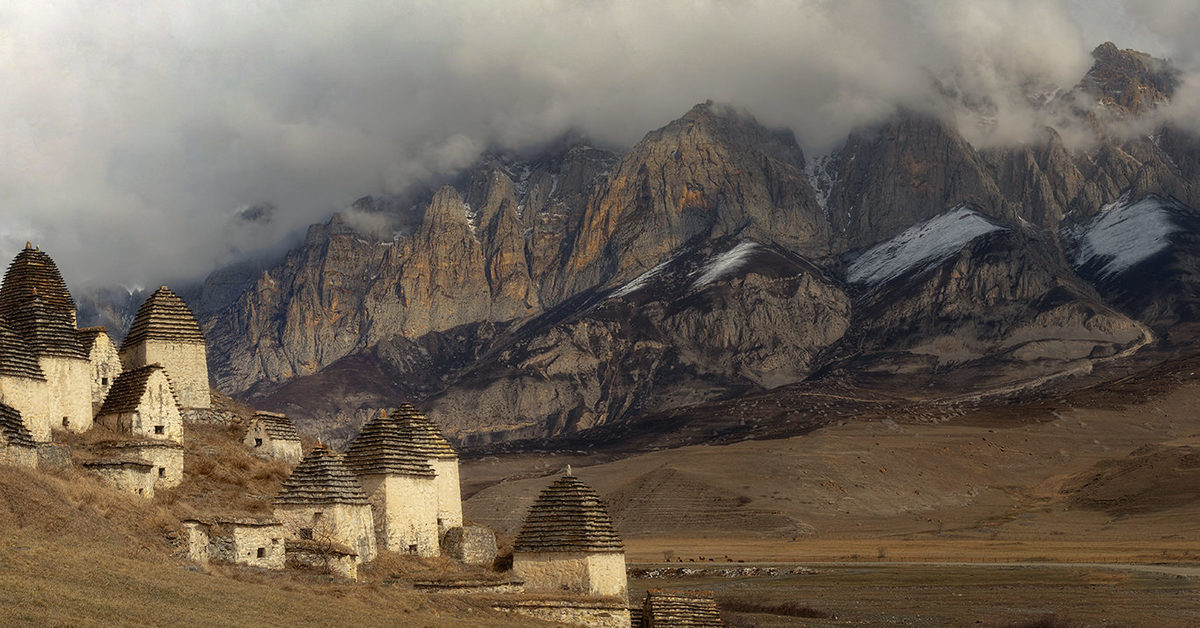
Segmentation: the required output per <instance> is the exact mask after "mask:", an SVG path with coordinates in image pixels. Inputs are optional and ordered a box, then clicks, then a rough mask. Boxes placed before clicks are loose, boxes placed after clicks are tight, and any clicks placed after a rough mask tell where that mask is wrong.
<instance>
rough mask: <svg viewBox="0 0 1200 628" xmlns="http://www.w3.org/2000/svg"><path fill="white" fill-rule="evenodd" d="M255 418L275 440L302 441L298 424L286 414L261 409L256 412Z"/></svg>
mask: <svg viewBox="0 0 1200 628" xmlns="http://www.w3.org/2000/svg"><path fill="white" fill-rule="evenodd" d="M254 420H255V421H258V422H259V423H262V426H263V429H265V430H266V431H267V435H268V436H270V437H271V438H273V439H275V440H294V441H296V442H299V441H300V434H299V432H297V431H296V426H295V425H294V424H292V422H291V420H290V419H288V418H287V416H285V415H282V414H276V413H274V412H262V411H259V412H255V413H254Z"/></svg>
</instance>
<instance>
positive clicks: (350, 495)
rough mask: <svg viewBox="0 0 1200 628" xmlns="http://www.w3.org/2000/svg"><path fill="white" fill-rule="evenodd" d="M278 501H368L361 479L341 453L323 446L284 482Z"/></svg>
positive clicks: (318, 446)
mask: <svg viewBox="0 0 1200 628" xmlns="http://www.w3.org/2000/svg"><path fill="white" fill-rule="evenodd" d="M275 503H276V504H350V505H359V504H367V503H369V502H367V495H366V493H364V492H363V489H362V485H361V484H359V483H358V478H356V477H354V474H353V473H351V472H350V469H348V468H347V467H346V465H345V464H343V463H342V458H341V456H339V455H337V454H335V453H333V452H332V451H329V450H328V449H326V448H325V447H324V446H322V445H317V446H316V447H314V448H313V450H312V451H311V452H310V453H309V454H308V455H307V456H305V457H304V460H301V461H300V464H298V465H296V468H295V469H293V470H292V474H291V475H289V476H288V478H287V479H286V480H284V481H283V487H282V488H281V489H280V491H279V495H276V496H275Z"/></svg>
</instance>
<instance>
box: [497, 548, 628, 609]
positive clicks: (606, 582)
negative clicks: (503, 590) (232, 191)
mask: <svg viewBox="0 0 1200 628" xmlns="http://www.w3.org/2000/svg"><path fill="white" fill-rule="evenodd" d="M513 573H515V574H516V575H517V577H518V578H520V579H522V580H524V581H525V590H526V591H531V592H537V591H540V592H546V593H561V592H570V593H582V594H585V595H597V596H618V597H622V598H624V597H625V596H626V595H627V594H628V591H629V585H628V580H627V578H626V575H625V554H624V553H621V552H605V553H593V552H515V553H514V554H513Z"/></svg>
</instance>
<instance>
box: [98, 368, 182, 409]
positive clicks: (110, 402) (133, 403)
mask: <svg viewBox="0 0 1200 628" xmlns="http://www.w3.org/2000/svg"><path fill="white" fill-rule="evenodd" d="M155 371H162V372H163V374H164V375H165V374H166V369H165V368H163V367H162V365H161V364H148V365H146V366H143V367H141V368H136V369H131V370H128V371H125V372H124V373H121V374H120V375H119V376H117V379H116V381H114V382H113V384H112V387H111V388H109V389H108V396H106V397H105V398H104V404H103V405H102V406H100V412H99V415H106V414H122V413H125V412H135V411H137V408H138V404H140V403H141V401H142V395H144V394H145V393H146V384H147V383H149V382H150V376H151V375H154V373H155ZM167 388H168V389H169V390H170V391H171V398H172V399H174V400H175V406H176V407H178V406H179V397H178V396H176V395H175V387H174V386H173V385H171V380H170V378H167Z"/></svg>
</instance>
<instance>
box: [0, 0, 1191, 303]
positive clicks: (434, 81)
mask: <svg viewBox="0 0 1200 628" xmlns="http://www.w3.org/2000/svg"><path fill="white" fill-rule="evenodd" d="M1098 6H1099V7H1100V8H1099V9H1098V8H1097V7H1098ZM1180 16H1182V18H1181V17H1180ZM1197 22H1198V20H1197V17H1196V10H1195V8H1194V7H1193V6H1192V3H1186V2H1172V1H1167V2H1161V3H1150V4H1147V3H1143V2H1136V3H1135V2H1128V3H1126V2H1122V1H1118V0H1108V1H1107V2H1100V3H1099V4H1097V3H1093V2H1087V3H1083V2H1070V1H1066V0H1063V1H1061V2H1047V1H1030V0H995V1H989V2H957V1H948V0H947V1H936V0H897V1H894V2H868V1H865V0H843V1H837V2H833V1H825V0H809V1H799V2H794V3H784V2H768V1H765V0H762V1H758V2H731V1H723V0H695V1H690V2H683V1H673V2H663V3H644V2H634V1H614V2H567V1H554V0H513V1H511V2H505V3H486V2H465V3H457V2H455V3H442V2H413V3H374V2H352V1H347V2H338V3H309V2H283V1H279V0H277V1H274V2H272V1H266V2H256V3H244V2H233V1H221V0H214V1H212V2H200V3H197V2H187V1H183V0H173V1H172V0H167V1H164V2H157V3H132V2H128V3H66V2H34V1H33V0H18V1H17V2H15V3H5V4H4V5H2V6H0V80H2V81H3V84H4V85H5V89H4V90H3V92H0V116H2V117H3V119H4V120H5V124H4V125H2V126H0V150H2V151H3V154H4V155H5V157H6V167H5V168H2V169H0V202H2V203H3V205H2V206H0V214H2V216H3V220H2V221H0V246H2V247H3V249H2V250H3V251H7V253H4V254H5V255H11V254H14V253H15V252H16V248H17V247H18V246H20V245H21V244H23V243H24V241H25V240H27V239H32V240H35V241H37V242H39V243H40V244H41V245H42V246H43V248H45V249H46V250H48V251H50V252H51V254H52V255H54V256H55V258H56V259H57V260H58V261H59V263H60V266H61V267H62V268H63V270H64V273H65V274H66V275H67V278H68V280H69V281H72V282H88V281H94V282H103V283H110V284H116V283H124V284H127V285H133V284H140V285H155V284H156V283H157V282H160V281H162V280H165V279H175V278H180V277H193V276H197V275H201V274H203V273H204V272H207V271H208V270H210V269H212V268H213V267H215V266H216V265H219V264H222V263H225V262H228V261H231V259H233V258H236V257H237V256H239V255H244V254H246V253H247V252H248V250H249V249H253V248H254V247H255V246H260V247H267V246H271V245H277V244H278V243H279V242H282V241H284V240H285V239H286V238H287V237H288V235H289V234H293V233H295V232H296V231H297V230H298V229H300V228H302V227H303V226H304V225H307V224H309V223H312V222H315V221H318V220H320V219H322V218H324V217H326V216H328V215H329V214H330V213H331V212H332V211H334V210H337V209H340V208H343V207H345V206H346V205H348V204H349V203H350V202H351V201H352V200H353V199H355V198H357V197H359V196H362V195H364V194H371V193H379V192H385V193H386V192H393V193H394V192H400V191H402V190H404V189H405V188H406V187H407V186H409V185H412V184H414V183H417V182H422V181H426V180H428V179H430V178H431V177H438V176H445V175H447V174H449V173H452V172H454V171H455V170H457V169H459V168H462V167H464V166H466V165H468V164H469V163H470V162H471V161H472V160H474V159H475V158H476V156H477V155H478V153H479V152H480V151H481V150H483V149H484V148H485V147H488V146H497V145H498V146H505V147H509V148H514V149H519V148H521V147H523V146H531V145H535V144H538V143H541V142H545V141H548V140H550V139H552V138H553V137H555V136H557V135H558V134H561V133H563V132H565V131H567V130H568V129H579V130H581V131H583V132H584V133H585V134H588V135H590V136H592V137H593V138H595V139H597V140H599V141H602V142H606V143H610V144H614V145H620V146H628V145H630V144H632V143H634V142H636V141H637V140H638V139H639V138H640V137H641V135H642V134H644V133H645V132H646V131H648V130H650V129H652V128H655V127H657V126H660V125H662V124H664V123H666V122H667V121H669V120H671V119H672V118H674V117H677V116H678V115H680V114H682V113H683V112H684V111H686V110H687V109H688V107H690V106H691V105H692V104H694V103H696V102H701V101H704V100H707V99H714V100H717V101H720V102H726V103H731V104H735V105H738V106H740V107H742V108H745V109H746V110H748V111H750V112H752V113H754V114H755V115H757V116H758V117H759V119H760V120H762V121H763V122H764V123H767V124H771V125H778V126H786V127H790V128H792V129H794V130H795V131H796V133H797V136H798V137H799V138H800V140H801V142H802V143H803V144H804V146H805V148H806V149H808V150H810V151H818V152H819V151H823V150H827V149H829V148H830V147H832V146H833V145H834V144H835V143H836V142H837V141H839V140H840V139H841V138H842V137H844V135H845V134H846V132H847V131H849V130H850V129H851V128H853V127H854V126H855V125H859V124H863V123H868V122H871V121H873V120H876V119H879V118H881V117H883V116H886V115H888V114H889V113H891V112H892V111H893V110H894V108H895V107H896V106H897V105H906V106H916V107H920V106H925V105H926V104H927V103H928V100H929V98H930V85H931V77H932V78H933V79H936V80H937V81H938V82H939V83H941V84H942V85H943V86H944V87H945V89H947V90H950V91H953V92H955V93H957V94H959V95H960V97H961V99H963V100H964V101H986V102H988V103H989V107H990V109H989V112H990V113H989V118H990V119H989V121H988V127H987V128H988V130H987V132H988V133H989V134H990V135H989V137H990V138H992V140H998V141H1007V140H1012V141H1019V140H1020V139H1021V138H1022V137H1025V136H1026V135H1027V134H1029V133H1031V132H1032V130H1033V129H1036V127H1037V126H1038V125H1039V124H1041V123H1042V122H1043V121H1042V120H1040V119H1038V118H1036V116H1033V115H1031V113H1030V109H1029V108H1028V99H1027V95H1028V91H1029V86H1030V85H1031V84H1035V85H1040V84H1044V85H1047V86H1063V87H1070V86H1071V85H1072V84H1074V82H1075V81H1077V80H1078V79H1079V77H1080V76H1081V75H1082V73H1083V72H1085V71H1086V69H1087V67H1088V65H1089V64H1090V57H1089V54H1088V53H1089V51H1090V50H1091V48H1092V47H1093V46H1095V45H1096V44H1098V43H1100V42H1101V41H1103V40H1105V39H1112V40H1115V41H1116V42H1117V43H1118V45H1120V46H1129V47H1141V48H1144V49H1147V51H1148V52H1151V53H1153V54H1159V55H1168V56H1171V57H1172V58H1174V59H1176V60H1177V61H1179V62H1180V63H1183V64H1190V65H1191V66H1195V65H1197V64H1200V54H1198V53H1197V47H1196V45H1195V44H1192V43H1191V40H1192V33H1194V32H1195V28H1194V26H1197V25H1200V24H1197ZM1189 25H1190V26H1189ZM267 205H270V206H273V207H275V208H277V210H276V211H274V212H273V213H272V214H271V216H270V219H269V220H258V221H253V222H252V223H245V221H241V222H239V220H240V219H239V218H238V216H239V210H240V209H244V208H246V207H255V206H267ZM372 220H374V219H372ZM372 224H374V222H372ZM380 228H381V229H382V228H383V227H380Z"/></svg>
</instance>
